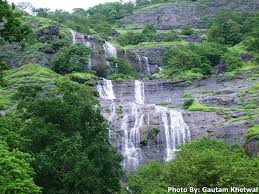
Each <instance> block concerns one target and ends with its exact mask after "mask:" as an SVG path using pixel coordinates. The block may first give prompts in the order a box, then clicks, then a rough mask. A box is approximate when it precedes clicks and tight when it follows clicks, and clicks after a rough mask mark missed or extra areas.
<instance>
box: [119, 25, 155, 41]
mask: <svg viewBox="0 0 259 194" xmlns="http://www.w3.org/2000/svg"><path fill="white" fill-rule="evenodd" d="M157 39H158V35H157V31H156V29H155V28H154V26H152V25H145V26H144V28H143V30H142V32H131V31H130V32H127V33H126V34H121V35H119V36H118V37H117V41H118V42H119V44H120V45H122V46H125V45H137V44H139V43H142V42H152V41H157Z"/></svg>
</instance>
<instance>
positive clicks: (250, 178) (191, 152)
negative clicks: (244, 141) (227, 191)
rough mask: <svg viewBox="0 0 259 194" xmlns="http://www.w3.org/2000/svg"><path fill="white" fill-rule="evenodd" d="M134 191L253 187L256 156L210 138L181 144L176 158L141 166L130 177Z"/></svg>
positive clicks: (257, 176)
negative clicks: (173, 188) (253, 156)
mask: <svg viewBox="0 0 259 194" xmlns="http://www.w3.org/2000/svg"><path fill="white" fill-rule="evenodd" d="M128 180H129V188H130V189H131V190H132V191H133V193H138V194H146V193H150V191H153V192H152V193H167V187H168V186H173V187H175V188H180V187H184V188H185V187H186V188H188V187H190V186H191V187H196V188H203V187H209V188H216V187H219V188H226V187H227V188H229V187H233V186H235V187H243V186H244V185H246V187H251V188H252V187H256V186H257V184H258V181H259V160H258V158H254V159H253V158H252V159H251V158H249V157H247V156H246V155H245V153H243V151H241V149H240V148H237V147H235V148H234V147H230V146H228V145H226V144H224V143H222V142H218V141H213V140H209V139H202V140H196V141H193V142H191V143H189V144H186V145H183V146H182V147H181V149H180V151H179V152H177V154H176V160H174V161H171V162H168V163H165V164H160V163H158V162H151V163H149V164H145V165H142V166H140V167H139V168H138V169H137V170H136V171H135V172H132V173H131V174H130V175H129V177H128Z"/></svg>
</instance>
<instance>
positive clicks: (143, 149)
mask: <svg viewBox="0 0 259 194" xmlns="http://www.w3.org/2000/svg"><path fill="white" fill-rule="evenodd" d="M252 74H253V72H252V71H251V72H246V73H241V74H240V75H239V76H237V77H236V78H234V79H232V80H229V79H228V78H227V77H225V76H222V75H221V76H213V77H209V78H206V79H203V80H193V82H192V85H188V86H186V84H185V81H170V80H148V81H142V82H141V84H140V85H139V87H140V88H141V91H139V92H136V89H139V87H137V85H136V81H134V80H133V81H113V82H109V84H110V86H109V87H108V86H107V84H106V82H107V81H102V80H101V81H99V82H98V83H99V84H98V85H97V86H96V87H97V90H98V91H99V93H101V94H102V93H106V92H107V91H110V92H108V93H112V94H113V95H112V97H111V98H109V97H105V95H103V94H102V95H101V98H100V102H101V107H102V114H103V116H104V117H105V118H106V119H107V120H108V121H109V122H110V140H111V143H112V144H113V146H114V147H115V148H117V149H118V150H119V151H120V152H121V153H122V154H123V155H124V156H125V146H124V143H123V142H124V138H125V130H124V129H128V132H127V133H128V134H131V135H132V130H133V131H134V134H135V135H136V137H139V141H137V142H138V143H136V142H135V141H134V142H135V143H136V144H134V145H135V147H134V149H133V148H132V149H130V150H128V149H126V150H127V152H126V153H127V154H129V153H132V152H133V153H137V154H136V155H132V154H130V158H131V159H132V158H133V159H134V161H135V160H136V161H137V163H134V164H135V165H136V164H141V163H144V162H146V161H149V160H159V161H164V160H166V158H167V157H166V153H167V151H166V150H167V147H168V144H167V143H168V142H167V140H168V136H167V135H168V134H170V133H174V132H170V133H167V132H166V131H167V130H169V131H170V130H172V131H174V130H176V129H181V130H182V131H184V134H185V140H183V139H181V140H180V141H179V142H180V143H184V142H186V141H188V130H189V133H190V138H191V139H198V138H202V137H209V138H213V139H220V140H223V141H225V142H226V143H228V144H231V145H234V144H239V145H241V146H243V147H244V148H245V149H247V151H248V152H249V153H252V154H256V153H257V152H258V149H257V148H256V146H255V145H257V142H256V143H247V142H246V139H245V137H244V135H245V133H246V130H247V128H248V127H250V126H251V125H253V124H254V123H257V122H258V118H256V117H255V118H253V117H251V118H250V119H249V118H247V117H246V115H247V114H248V112H247V111H245V110H244V109H243V105H242V104H241V102H242V99H241V98H240V94H242V92H243V91H246V90H248V89H249V88H251V86H252V85H253V83H254V82H255V80H254V79H255V78H252V76H251V75H252ZM250 77H251V78H250ZM256 79H257V80H258V78H256ZM100 87H101V88H102V87H106V89H104V90H103V92H100ZM98 88H99V89H98ZM104 91H106V92H104ZM185 92H190V93H191V94H192V96H193V97H194V98H195V101H196V102H199V103H201V104H203V105H204V106H205V105H207V106H208V107H214V109H213V108H211V109H204V110H200V111H186V110H183V109H182V105H183V101H184V98H183V95H184V93H185ZM139 95H140V97H139V100H137V96H139ZM139 103H140V104H139ZM215 107H216V108H215ZM170 111H173V112H170ZM256 111H257V110H254V111H253V110H250V112H249V114H257V113H258V112H256ZM176 118H177V119H176ZM181 118H183V120H182V121H181ZM175 119H176V120H175ZM183 121H184V122H183ZM165 123H167V124H168V125H165ZM179 123H181V124H179ZM185 124H186V125H187V126H188V130H187V128H185V127H184V126H185ZM176 126H177V127H176ZM174 127H176V128H174ZM182 127H183V128H182ZM137 132H138V133H137ZM127 133H126V134H127ZM180 134H182V133H181V132H180ZM135 135H133V137H135ZM171 135H172V134H171ZM176 137H177V135H176ZM180 137H181V136H180ZM176 142H177V141H176ZM179 145H180V144H176V145H175V146H176V147H174V149H176V150H177V147H178V146H179ZM174 149H173V148H172V149H171V148H170V149H169V150H171V151H172V150H174ZM172 157H173V156H172ZM128 162H129V161H128ZM130 169H131V167H130Z"/></svg>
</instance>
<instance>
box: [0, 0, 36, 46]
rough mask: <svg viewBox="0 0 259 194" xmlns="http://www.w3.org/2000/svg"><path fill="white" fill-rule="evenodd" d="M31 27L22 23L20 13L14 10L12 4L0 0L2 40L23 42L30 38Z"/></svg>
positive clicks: (0, 37)
mask: <svg viewBox="0 0 259 194" xmlns="http://www.w3.org/2000/svg"><path fill="white" fill-rule="evenodd" d="M31 33H32V30H31V28H30V27H29V26H28V25H26V24H24V23H22V22H21V20H20V15H19V14H16V13H14V12H13V10H12V8H11V6H10V5H8V4H7V3H6V2H5V1H3V0H0V41H1V39H3V40H5V41H10V42H12V41H15V42H22V41H25V40H27V39H29V37H30V35H31Z"/></svg>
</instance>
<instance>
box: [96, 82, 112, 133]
mask: <svg viewBox="0 0 259 194" xmlns="http://www.w3.org/2000/svg"><path fill="white" fill-rule="evenodd" d="M97 91H98V93H99V95H100V97H101V99H104V100H108V101H110V104H111V105H110V111H111V112H110V116H109V118H108V121H109V122H112V120H113V118H114V116H115V115H116V106H115V103H114V100H115V99H116V97H115V94H114V91H113V85H112V81H111V80H106V79H103V84H102V85H100V84H98V85H97ZM109 134H110V131H109Z"/></svg>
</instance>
